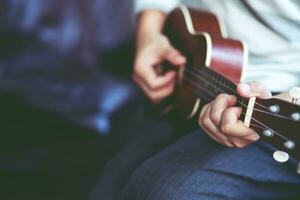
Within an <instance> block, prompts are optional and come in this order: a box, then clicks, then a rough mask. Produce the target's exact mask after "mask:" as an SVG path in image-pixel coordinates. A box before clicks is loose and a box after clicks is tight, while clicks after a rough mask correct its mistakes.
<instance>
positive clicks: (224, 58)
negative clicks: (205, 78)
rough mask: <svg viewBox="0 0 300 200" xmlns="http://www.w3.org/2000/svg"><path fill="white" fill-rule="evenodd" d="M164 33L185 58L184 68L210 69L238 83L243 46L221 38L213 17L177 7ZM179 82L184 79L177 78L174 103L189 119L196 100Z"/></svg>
mask: <svg viewBox="0 0 300 200" xmlns="http://www.w3.org/2000/svg"><path fill="white" fill-rule="evenodd" d="M164 34H166V35H167V36H168V38H169V39H170V41H171V43H172V45H173V46H175V47H176V48H177V49H178V50H179V51H180V52H181V53H182V54H184V55H185V56H186V57H187V60H188V61H187V65H186V66H185V68H198V67H210V68H212V69H213V70H215V71H216V72H218V73H219V74H221V75H223V76H225V77H226V78H228V79H229V80H231V81H233V82H239V81H240V78H241V75H242V68H243V65H244V63H245V60H244V59H245V57H246V56H245V55H244V45H243V44H242V43H241V42H239V41H236V40H232V39H227V38H223V36H222V31H221V26H220V24H219V21H218V19H217V17H216V16H214V15H213V14H211V13H207V12H201V11H196V10H192V9H187V8H186V7H181V8H178V9H176V10H174V11H173V12H172V13H171V14H170V15H169V17H168V19H167V21H166V24H165V28H164ZM183 79H184V76H183V78H182V77H181V76H179V80H178V84H177V87H176V92H175V95H174V97H175V101H176V103H175V104H176V105H177V108H178V110H179V111H180V112H181V113H182V114H183V116H185V117H187V118H189V117H192V116H193V115H194V114H195V113H196V111H197V110H198V107H199V106H197V105H198V102H199V99H198V97H196V96H195V95H193V94H192V93H193V91H192V90H193V89H192V88H190V87H189V86H188V85H186V84H184V83H183V81H182V80H183Z"/></svg>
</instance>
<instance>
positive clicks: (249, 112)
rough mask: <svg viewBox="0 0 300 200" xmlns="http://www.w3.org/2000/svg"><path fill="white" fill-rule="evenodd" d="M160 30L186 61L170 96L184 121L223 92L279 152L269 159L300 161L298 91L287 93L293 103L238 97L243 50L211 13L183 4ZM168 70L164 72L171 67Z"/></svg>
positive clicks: (242, 45) (166, 67)
mask: <svg viewBox="0 0 300 200" xmlns="http://www.w3.org/2000/svg"><path fill="white" fill-rule="evenodd" d="M163 31H164V34H165V35H166V36H167V37H168V38H169V39H170V42H171V44H172V45H173V46H174V47H175V48H177V49H178V50H179V51H180V52H181V53H182V54H183V55H184V56H185V57H186V58H187V62H186V65H185V66H183V67H180V68H179V69H177V70H178V73H177V74H178V75H177V81H176V87H175V92H174V94H173V96H172V99H173V101H172V105H173V106H174V107H175V108H176V109H177V110H178V111H179V112H180V113H181V114H182V116H184V117H185V118H192V117H193V116H195V114H196V113H197V112H198V111H199V110H200V108H201V105H203V103H207V102H210V101H212V100H214V99H215V97H216V96H217V95H219V94H221V93H226V94H230V95H234V96H236V97H237V105H236V106H239V107H241V108H242V116H241V118H240V120H242V121H243V122H244V124H245V126H247V127H250V128H252V129H253V130H255V131H256V132H257V133H258V134H259V135H260V137H261V138H262V139H263V140H265V141H266V142H268V143H270V144H271V145H273V146H274V147H275V148H276V149H277V151H275V152H274V154H273V157H274V159H275V160H276V161H278V162H286V161H288V160H289V155H291V156H293V157H294V158H296V159H298V160H300V106H298V105H296V104H295V102H296V99H297V98H300V89H299V88H292V89H291V90H290V95H291V96H292V97H293V102H291V103H290V102H286V101H283V100H280V99H275V98H271V99H267V100H263V99H257V98H255V97H252V98H250V99H246V98H243V97H241V96H239V95H238V94H237V92H236V83H238V82H241V81H243V67H244V66H245V65H246V64H247V58H248V52H247V46H246V45H245V44H244V43H243V42H241V41H237V40H233V39H229V38H226V37H224V35H225V32H224V30H223V29H222V24H221V23H220V21H219V20H218V18H217V17H216V16H215V15H213V14H212V13H209V12H204V11H198V10H193V9H189V8H187V7H185V6H184V5H181V6H180V7H179V8H177V9H175V10H174V11H173V12H171V13H170V15H169V16H168V18H167V20H166V23H165V26H164V30H163ZM167 65H169V66H166V65H164V67H163V70H164V71H165V70H169V69H170V68H175V67H174V66H173V67H172V66H170V64H167ZM298 132H299V133H298ZM298 134H299V135H298ZM299 169H300V168H299ZM298 171H299V170H298ZM299 173H300V171H299Z"/></svg>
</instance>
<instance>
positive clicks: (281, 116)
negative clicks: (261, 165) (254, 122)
mask: <svg viewBox="0 0 300 200" xmlns="http://www.w3.org/2000/svg"><path fill="white" fill-rule="evenodd" d="M191 75H193V74H191ZM197 78H198V77H197ZM200 79H202V78H200ZM202 80H204V79H202ZM186 81H190V80H186ZM193 85H194V86H195V87H198V84H197V83H196V82H195V83H194V84H193ZM209 85H212V86H213V87H214V88H215V89H217V90H219V91H220V92H221V93H223V92H225V93H227V92H226V91H223V90H221V89H219V88H218V87H216V86H214V85H213V84H209ZM212 100H213V99H212ZM237 102H238V103H240V104H241V105H243V106H245V107H246V108H248V105H246V104H244V103H243V101H239V100H237ZM253 110H255V111H258V112H262V113H265V114H268V115H272V116H275V117H278V118H281V119H286V120H289V121H294V120H292V119H291V118H289V117H286V116H283V115H279V114H274V113H270V112H268V111H264V110H260V109H257V108H253Z"/></svg>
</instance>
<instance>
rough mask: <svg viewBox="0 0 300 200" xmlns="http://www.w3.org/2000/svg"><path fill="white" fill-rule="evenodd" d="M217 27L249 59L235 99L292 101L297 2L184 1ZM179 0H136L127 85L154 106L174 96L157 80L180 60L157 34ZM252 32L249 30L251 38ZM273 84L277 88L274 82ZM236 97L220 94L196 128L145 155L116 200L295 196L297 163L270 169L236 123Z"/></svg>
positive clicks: (265, 152) (253, 137) (299, 15)
mask: <svg viewBox="0 0 300 200" xmlns="http://www.w3.org/2000/svg"><path fill="white" fill-rule="evenodd" d="M183 2H184V3H186V4H187V5H189V6H191V7H195V8H198V9H203V10H207V11H210V12H212V13H214V14H216V15H218V16H219V17H220V19H221V20H222V21H223V22H224V24H225V28H226V32H227V35H228V37H229V38H233V39H238V40H242V41H245V42H246V43H247V44H248V46H249V54H250V59H249V63H248V66H247V67H246V69H245V80H244V81H243V83H239V84H238V85H237V92H238V94H239V95H241V96H242V97H245V98H249V97H258V98H270V97H271V96H272V93H271V92H274V93H279V94H277V95H276V96H274V97H276V98H280V99H284V100H286V101H291V97H289V95H288V93H287V92H286V91H288V89H289V88H291V87H293V86H299V85H300V76H299V75H300V74H299V73H300V67H299V64H298V63H299V62H300V39H299V34H300V29H299V27H300V20H299V19H300V10H299V9H300V3H299V2H298V1H293V0H287V1H280V0H274V1H267V0H265V1H248V0H229V1H222V0H214V1H211V0H194V1H193V0H186V1H183ZM179 3H180V1H179V0H169V1H159V0H137V5H136V7H137V11H138V13H139V15H138V25H137V39H136V40H137V47H136V57H135V64H134V74H133V79H134V80H135V82H136V83H137V84H138V85H139V86H140V87H141V88H142V90H143V91H144V92H145V94H146V95H147V96H148V97H149V98H150V99H151V100H152V101H153V103H154V104H156V103H158V102H161V101H162V100H163V99H165V98H166V97H168V96H170V95H171V94H172V93H173V91H174V82H175V77H176V73H175V72H174V71H170V72H167V73H166V74H165V75H158V74H156V70H155V67H156V66H158V65H159V64H161V63H162V62H163V61H165V60H167V61H169V62H170V63H172V64H173V65H175V66H178V67H179V66H182V65H184V64H185V62H186V58H185V57H184V56H183V55H182V54H181V53H180V52H179V51H178V50H177V49H175V48H174V47H173V46H172V44H171V43H170V41H169V40H168V38H167V37H166V36H165V35H163V33H162V28H163V25H164V22H165V20H166V18H167V14H168V13H169V12H170V11H171V10H172V9H173V8H175V7H176V6H178V5H179ZM250 30H251V31H250ZM279 80H280V81H279ZM235 102H236V99H235V97H233V96H230V95H227V94H220V95H219V96H217V98H216V99H215V100H214V101H212V102H209V103H208V104H206V105H205V106H204V107H203V109H202V111H201V114H200V116H199V125H200V127H201V128H200V129H197V130H195V131H194V132H192V133H189V134H187V135H186V136H184V138H182V139H180V140H179V141H177V142H176V143H174V144H172V145H170V146H169V147H167V148H166V149H164V150H163V151H161V152H160V153H158V154H156V155H154V156H152V157H151V158H149V159H148V160H146V161H145V162H144V163H143V164H142V165H140V166H139V167H138V168H137V169H136V170H135V172H134V173H133V174H132V176H131V178H130V179H129V181H128V183H127V185H126V186H125V188H124V190H123V194H122V195H123V199H130V200H134V199H139V200H142V199H148V200H150V199H159V200H164V199H167V200H171V199H181V200H183V199H188V200H193V199H206V200H207V199H288V198H297V195H299V189H298V188H299V186H300V179H299V175H297V173H296V163H297V162H296V161H295V160H294V159H290V160H289V161H288V162H287V163H284V164H280V163H277V162H276V161H275V160H273V158H272V151H274V148H273V147H272V146H270V145H268V144H267V143H264V142H263V141H261V140H259V136H258V135H257V134H256V133H255V131H253V130H252V129H250V128H247V127H245V126H244V125H243V124H242V123H241V121H240V120H239V116H240V114H241V109H240V108H238V107H234V105H235Z"/></svg>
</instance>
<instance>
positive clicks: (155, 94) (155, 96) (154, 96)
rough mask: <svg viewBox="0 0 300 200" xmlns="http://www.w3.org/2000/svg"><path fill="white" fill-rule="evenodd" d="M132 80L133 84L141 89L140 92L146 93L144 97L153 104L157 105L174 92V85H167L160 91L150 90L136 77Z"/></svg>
mask: <svg viewBox="0 0 300 200" xmlns="http://www.w3.org/2000/svg"><path fill="white" fill-rule="evenodd" d="M133 79H134V81H135V82H137V83H138V84H139V86H140V87H141V88H142V90H143V91H144V92H145V93H146V95H147V96H148V97H149V98H150V99H151V100H152V101H153V102H154V103H159V102H160V101H161V100H162V99H164V98H165V97H167V96H169V95H171V94H172V93H173V91H174V83H169V84H168V85H166V86H165V87H164V88H161V89H160V90H155V91H153V90H151V89H149V88H148V87H147V85H146V84H145V83H144V82H143V81H142V80H141V79H139V78H137V77H136V76H133Z"/></svg>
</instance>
